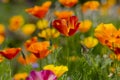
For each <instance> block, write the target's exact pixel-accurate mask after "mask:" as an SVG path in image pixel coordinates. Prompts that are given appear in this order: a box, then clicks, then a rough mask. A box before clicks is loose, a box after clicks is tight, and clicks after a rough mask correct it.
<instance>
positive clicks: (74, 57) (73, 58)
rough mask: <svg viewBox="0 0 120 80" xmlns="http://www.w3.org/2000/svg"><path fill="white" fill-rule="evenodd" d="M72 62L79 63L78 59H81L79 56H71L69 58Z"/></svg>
mask: <svg viewBox="0 0 120 80" xmlns="http://www.w3.org/2000/svg"><path fill="white" fill-rule="evenodd" d="M68 59H69V60H70V61H73V62H74V61H77V60H78V59H79V57H78V56H70V57H69V58H68Z"/></svg>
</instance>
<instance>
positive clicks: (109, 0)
mask: <svg viewBox="0 0 120 80" xmlns="http://www.w3.org/2000/svg"><path fill="white" fill-rule="evenodd" d="M115 4H116V0H106V1H105V2H104V3H103V4H101V7H100V11H101V15H107V14H108V12H109V11H108V10H109V9H110V8H111V7H112V6H114V5H115Z"/></svg>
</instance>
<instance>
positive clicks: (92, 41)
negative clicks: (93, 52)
mask: <svg viewBox="0 0 120 80" xmlns="http://www.w3.org/2000/svg"><path fill="white" fill-rule="evenodd" d="M83 44H84V45H85V46H86V47H87V48H92V47H95V46H96V45H97V44H98V40H97V39H96V38H93V37H87V38H85V39H84V40H83Z"/></svg>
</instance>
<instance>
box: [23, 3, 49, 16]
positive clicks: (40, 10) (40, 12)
mask: <svg viewBox="0 0 120 80" xmlns="http://www.w3.org/2000/svg"><path fill="white" fill-rule="evenodd" d="M50 6H51V1H47V2H45V3H43V4H42V6H35V7H33V8H28V9H26V10H25V11H26V12H28V13H29V14H31V15H34V16H36V17H38V18H43V17H44V16H45V15H46V13H47V12H48V9H49V7H50Z"/></svg>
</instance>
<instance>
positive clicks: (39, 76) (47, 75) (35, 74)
mask: <svg viewBox="0 0 120 80" xmlns="http://www.w3.org/2000/svg"><path fill="white" fill-rule="evenodd" d="M26 80H57V77H56V75H55V74H54V73H53V72H51V71H50V70H41V71H31V72H30V75H29V76H28V77H27V78H26Z"/></svg>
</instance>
